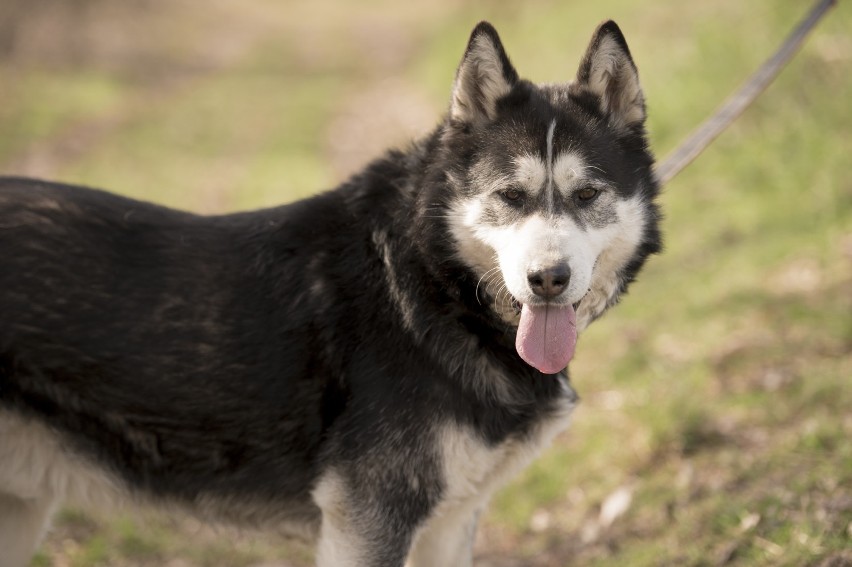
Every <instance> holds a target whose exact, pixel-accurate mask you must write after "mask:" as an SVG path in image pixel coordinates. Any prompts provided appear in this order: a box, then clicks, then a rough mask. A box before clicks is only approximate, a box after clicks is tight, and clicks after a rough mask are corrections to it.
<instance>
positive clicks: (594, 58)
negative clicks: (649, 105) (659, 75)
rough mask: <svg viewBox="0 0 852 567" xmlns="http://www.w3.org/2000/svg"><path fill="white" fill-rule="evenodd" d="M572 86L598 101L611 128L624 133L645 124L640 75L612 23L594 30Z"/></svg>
mask: <svg viewBox="0 0 852 567" xmlns="http://www.w3.org/2000/svg"><path fill="white" fill-rule="evenodd" d="M574 85H575V88H576V87H579V88H582V89H584V90H586V91H588V92H590V93H591V94H592V95H594V96H596V97H597V98H598V100H599V101H600V109H601V111H602V112H603V114H604V115H605V116H606V117H607V118H608V119H609V122H610V124H612V126H613V127H615V128H617V129H619V130H623V129H628V128H631V127H634V126H641V125H642V124H643V123H644V122H645V97H644V95H643V94H642V87H640V86H639V73H638V72H637V71H636V65H634V63H633V58H632V57H630V50H629V49H628V48H627V41H625V39H624V35H623V34H622V33H621V30H620V29H619V28H618V26H617V25H616V23H615V22H613V21H612V20H610V21H607V22H604V23H602V24H601V25H600V26H598V29H597V30H595V33H594V35H593V36H592V41H591V42H590V43H589V47H588V49H587V50H586V55H585V56H584V57H583V60H582V61H581V62H580V69H579V70H578V71H577V82H576V83H575V84H574Z"/></svg>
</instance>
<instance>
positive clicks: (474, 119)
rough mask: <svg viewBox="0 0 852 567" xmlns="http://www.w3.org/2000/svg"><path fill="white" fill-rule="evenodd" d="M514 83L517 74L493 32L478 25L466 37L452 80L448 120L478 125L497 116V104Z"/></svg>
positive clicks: (486, 26) (489, 25)
mask: <svg viewBox="0 0 852 567" xmlns="http://www.w3.org/2000/svg"><path fill="white" fill-rule="evenodd" d="M517 82H518V72H517V71H515V68H514V67H512V63H511V62H509V57H508V56H506V52H505V51H504V50H503V44H502V43H501V42H500V36H498V35H497V30H495V29H494V27H493V26H492V25H491V24H489V23H488V22H480V23H479V25H477V26H476V27H475V28H474V29H473V32H472V33H471V34H470V41H469V42H468V44H467V50H465V52H464V57H462V61H461V64H460V65H459V69H458V71H457V72H456V80H455V83H454V84H453V99H452V103H451V105H450V119H451V120H453V121H458V122H462V123H467V124H472V125H478V124H482V123H485V122H488V121H490V120H493V119H494V118H495V117H496V115H497V101H499V100H500V98H502V97H503V96H505V95H507V94H509V91H510V90H512V86H513V85H514V84H515V83H517Z"/></svg>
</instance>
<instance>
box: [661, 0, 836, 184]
mask: <svg viewBox="0 0 852 567" xmlns="http://www.w3.org/2000/svg"><path fill="white" fill-rule="evenodd" d="M835 4H837V0H816V2H814V5H813V6H812V7H811V10H810V12H808V15H807V16H805V18H804V19H803V20H802V21H801V22H800V23H799V25H798V26H796V27H795V28H794V29H793V31H792V32H791V33H790V35H789V36H788V37H787V39H786V40H785V41H784V43H782V44H781V46H780V47H779V48H778V50H777V51H776V52H775V53H773V54H772V56H771V57H770V58H769V59H767V60H766V61H764V62H763V65H761V66H760V67H758V69H757V71H755V72H754V73H753V74H752V76H751V77H749V79H748V80H747V81H746V82H745V83H744V84H743V86H741V87H740V88H739V89H738V90H737V91H735V92H734V94H732V95H731V96H730V97H728V99H727V100H726V101H725V102H724V103H722V106H720V107H719V109H718V110H716V112H715V113H713V114H712V115H711V116H710V118H708V119H707V120H705V121H704V123H703V124H701V126H699V127H698V128H696V129H695V130H694V131H693V132H692V134H690V136H689V137H688V138H687V139H686V140H684V141H683V142H682V143H681V144H680V145H679V146H678V147H677V148H676V149H675V150H674V151H673V152H672V153H671V154H669V155H668V156H666V159H665V160H664V161H663V162H662V163H661V164H660V165H659V166H658V167H657V168H656V175H657V179H658V180H659V182H660V185H665V184H666V183H668V182H669V181H671V180H672V179H673V178H674V176H675V175H677V174H678V173H680V172H681V170H682V169H683V168H685V167H686V166H687V165H689V164H690V163H692V161H693V160H694V159H695V158H697V157H698V156H699V155H700V154H701V152H703V151H704V150H705V149H706V148H707V146H709V145H710V143H711V142H712V141H713V140H715V139H716V137H717V136H718V135H719V134H721V133H722V132H723V131H724V130H725V129H726V128H727V127H728V126H730V125H731V124H732V123H733V122H734V120H736V119H737V117H738V116H739V115H740V114H742V113H743V111H744V110H745V109H746V108H748V107H749V106H750V105H751V103H753V102H754V101H755V99H756V98H757V97H758V96H760V93H762V92H763V91H764V90H766V87H768V86H769V85H770V84H771V83H772V81H773V80H774V79H775V77H776V76H778V73H779V72H781V69H783V68H784V67H785V66H786V65H787V63H789V62H790V60H791V59H792V58H793V56H794V55H795V54H796V52H797V51H798V50H799V48H800V47H801V46H802V44H803V43H804V42H805V38H806V37H807V36H808V34H809V33H810V32H811V31H812V30H813V29H814V28H815V27H816V25H817V23H819V21H820V20H821V19H822V17H823V16H825V14H826V13H828V10H829V9H830V8H832V7H833V6H834V5H835Z"/></svg>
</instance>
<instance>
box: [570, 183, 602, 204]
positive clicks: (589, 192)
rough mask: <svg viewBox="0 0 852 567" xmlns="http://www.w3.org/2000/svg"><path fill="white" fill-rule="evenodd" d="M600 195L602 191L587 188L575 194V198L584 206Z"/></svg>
mask: <svg viewBox="0 0 852 567" xmlns="http://www.w3.org/2000/svg"><path fill="white" fill-rule="evenodd" d="M598 195H600V191H598V190H597V189H595V188H594V187H586V188H585V189H580V190H579V191H577V192H576V193H574V196H575V197H576V198H577V200H578V201H579V202H580V203H582V204H587V203H591V202H592V201H593V200H594V199H595V197H597V196H598Z"/></svg>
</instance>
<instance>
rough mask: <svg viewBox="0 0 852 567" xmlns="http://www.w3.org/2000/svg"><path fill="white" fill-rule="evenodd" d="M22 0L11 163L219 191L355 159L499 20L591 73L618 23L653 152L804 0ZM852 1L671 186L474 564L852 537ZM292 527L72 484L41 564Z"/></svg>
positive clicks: (536, 74) (715, 551) (817, 559)
mask: <svg viewBox="0 0 852 567" xmlns="http://www.w3.org/2000/svg"><path fill="white" fill-rule="evenodd" d="M577 4H579V3H574V2H552V1H546V0H541V1H532V2H524V3H511V2H465V3H455V2H451V1H450V0H432V1H431V2H428V3H422V4H421V3H403V2H390V1H387V0H368V1H366V2H358V3H354V2H345V1H344V0H321V1H316V0H312V1H310V2H308V1H307V0H293V1H289V2H287V3H282V2H275V1H273V0H244V1H242V2H228V1H226V0H210V1H208V2H206V3H204V8H203V10H202V9H200V4H199V3H197V2H192V1H190V0H172V1H170V2H168V3H166V2H155V1H153V0H137V1H134V2H123V3H118V2H108V1H107V0H68V1H65V2H59V1H53V0H3V2H0V84H2V85H3V88H2V90H0V132H3V135H2V137H0V172H2V173H4V174H27V175H34V176H39V177H45V178H52V179H57V180H64V181H70V182H78V183H83V184H87V185H91V186H98V187H106V188H109V189H112V190H115V191H118V192H121V193H124V194H127V195H131V196H134V197H137V198H143V199H147V200H152V201H156V202H159V203H163V204H167V205H171V206H175V207H181V208H186V209H190V210H194V211H199V212H222V211H232V210H239V209H247V208H254V207H259V206H265V205H272V204H277V203H281V202H286V201H290V200H293V199H296V198H299V197H302V196H306V195H309V194H312V193H315V192H317V191H319V190H322V189H324V188H329V187H332V186H334V185H335V184H337V183H339V182H340V181H341V180H343V179H344V178H345V177H346V176H347V175H349V174H351V173H352V172H354V171H356V170H357V169H358V167H359V166H361V165H363V164H364V163H365V162H366V161H367V160H368V159H369V158H370V157H372V156H373V155H375V154H377V153H378V152H380V151H381V150H382V149H383V148H385V147H387V146H390V145H404V144H405V143H406V140H408V139H410V138H411V137H413V136H415V135H416V134H417V133H420V132H424V131H426V130H427V129H429V128H430V127H431V126H432V125H433V124H434V123H435V122H436V121H437V119H438V116H439V115H440V114H441V113H442V112H444V110H445V107H446V105H447V102H448V100H449V87H450V83H451V81H452V78H453V73H454V70H455V65H456V64H457V62H458V59H459V58H460V56H461V53H462V50H463V48H464V45H465V42H466V40H467V35H468V33H469V31H470V29H471V28H472V27H473V25H474V24H475V23H476V22H477V21H478V20H480V19H488V20H490V21H492V23H494V24H495V25H496V27H497V28H498V30H499V31H500V32H501V34H502V36H503V39H504V42H505V44H506V47H507V49H508V51H509V54H510V56H511V57H512V58H513V61H514V62H515V64H516V65H517V67H518V68H519V70H520V71H521V73H522V75H524V76H526V77H529V78H531V79H533V80H536V81H542V82H554V81H567V80H570V79H571V78H572V75H573V73H574V70H575V69H576V65H577V63H578V58H579V56H580V54H581V53H582V50H583V48H584V47H585V43H586V41H588V38H589V36H590V34H591V32H592V30H593V29H594V26H595V25H596V24H597V23H598V22H599V21H600V20H603V19H605V18H614V19H616V20H617V21H618V22H619V24H620V25H621V27H622V29H623V31H624V33H625V35H626V37H627V39H628V42H629V44H630V46H631V50H632V52H633V55H634V58H635V59H636V61H637V64H638V66H639V70H640V75H641V79H642V83H643V85H644V87H645V90H646V95H647V100H648V106H649V113H650V122H649V129H650V132H651V137H652V141H653V146H654V149H655V151H656V153H657V154H658V155H660V156H664V155H665V154H666V153H668V152H669V151H670V150H672V149H673V148H674V147H675V145H676V144H677V142H678V141H679V140H681V139H682V138H683V137H684V136H685V135H686V134H687V133H688V132H689V131H690V130H691V129H692V128H693V127H694V126H695V125H696V124H697V123H698V122H699V121H700V120H701V119H703V118H704V117H705V116H707V115H708V114H709V113H710V112H711V111H712V110H713V108H714V107H716V106H717V105H718V104H719V103H720V102H721V100H722V99H723V98H724V97H725V96H727V95H728V94H729V93H730V92H731V91H732V90H733V89H734V88H735V87H736V86H737V85H739V84H740V83H741V82H742V81H743V80H744V79H745V77H746V76H747V75H748V74H749V73H750V72H751V70H753V69H754V68H755V67H756V66H757V65H758V64H759V63H760V61H762V60H763V58H765V57H766V56H767V55H768V54H769V53H770V52H771V51H772V49H774V48H775V46H776V44H777V42H779V41H780V40H781V39H782V37H783V36H784V35H785V34H786V33H787V31H788V29H789V28H790V27H791V26H792V25H793V24H794V23H795V22H796V21H797V20H798V19H799V18H800V17H801V15H802V12H803V11H804V9H805V6H804V5H803V3H801V2H796V1H794V0H754V1H751V2H739V1H737V0H718V1H716V2H712V3H706V2H705V3H698V2H691V3H689V2H677V1H675V0H651V1H649V2H641V3H639V2H628V1H627V0H599V1H598V2H594V3H582V6H578V5H577ZM850 29H852V5H850V4H849V3H848V2H847V3H841V5H840V6H838V7H837V8H835V10H834V11H833V13H831V14H830V15H829V16H828V18H827V20H826V21H825V22H824V23H823V24H822V25H821V26H820V28H819V29H818V31H817V32H816V33H815V34H814V36H813V37H812V38H811V39H810V41H809V42H808V44H807V46H806V47H805V48H804V50H803V51H802V52H801V53H800V54H799V55H798V57H797V58H796V60H795V61H794V62H793V63H792V64H791V65H790V66H789V67H788V68H787V69H786V70H785V71H784V73H783V74H782V75H781V77H780V78H779V80H778V81H777V82H776V83H775V84H774V85H773V86H772V87H771V88H770V89H769V90H768V91H767V92H766V93H765V94H764V95H763V96H762V98H761V99H760V100H759V101H758V102H757V104H756V105H755V106H753V107H752V108H751V109H749V110H748V112H746V113H745V115H743V116H742V118H741V119H740V120H739V121H738V122H737V123H736V124H735V125H734V126H733V127H732V128H731V129H730V130H729V131H728V132H727V133H725V134H724V135H723V136H722V137H721V138H719V140H718V141H717V142H716V143H715V144H714V146H712V147H711V148H710V149H709V150H708V151H707V152H706V153H705V154H704V155H703V156H702V157H701V158H699V160H698V161H697V162H696V163H694V164H693V165H691V166H690V167H689V168H688V169H687V170H686V171H685V172H684V173H683V174H682V175H681V176H680V177H678V178H676V179H675V180H674V181H673V182H672V183H671V184H670V185H669V186H667V187H666V188H665V194H664V196H663V198H662V204H663V208H664V210H665V213H666V220H665V223H664V229H665V234H666V237H667V246H666V250H665V252H664V253H663V254H662V255H661V256H659V257H656V258H654V259H652V260H651V262H650V263H649V265H648V267H647V269H646V270H645V271H644V272H643V274H642V275H641V277H640V279H639V281H638V282H637V284H635V285H634V286H633V287H632V289H631V291H630V293H629V295H628V296H627V297H625V298H624V300H623V302H622V304H621V305H620V306H618V307H617V308H615V309H614V310H612V311H611V312H610V313H609V314H608V315H607V316H606V317H605V318H604V319H602V320H601V321H599V322H597V323H595V324H594V325H592V327H591V328H590V329H589V330H588V331H587V332H586V333H585V334H584V335H583V336H582V337H581V340H580V343H579V346H578V349H577V357H576V360H575V361H574V362H573V363H572V367H571V373H572V377H573V381H574V385H575V388H576V389H577V390H578V391H579V393H580V395H581V397H582V399H583V401H582V403H581V405H580V407H579V409H578V410H577V412H576V413H575V416H574V422H573V426H572V428H571V429H570V430H569V431H567V432H566V433H565V434H563V435H562V436H560V437H559V438H558V439H557V440H556V442H555V444H554V446H553V447H552V448H551V449H550V450H549V451H548V452H547V453H545V454H544V455H543V457H542V458H541V459H540V460H538V461H537V462H536V463H535V464H534V465H533V466H532V467H530V469H528V470H527V471H526V472H525V473H524V474H523V475H522V476H521V477H519V478H518V480H517V481H516V482H514V483H513V484H512V485H511V486H509V487H508V488H507V489H506V490H504V491H502V492H501V493H500V494H499V495H498V496H497V497H496V498H495V500H494V502H493V504H492V506H491V509H490V512H489V513H488V515H487V516H486V517H485V518H484V521H483V524H482V526H481V529H480V534H479V537H478V541H477V545H476V557H477V561H476V565H478V566H480V567H515V566H535V567H545V566H554V567H556V566H559V567H562V566H569V565H597V566H603V565H640V566H641V565H648V566H650V565H695V566H699V565H700V566H704V565H728V564H730V565H791V566H793V565H795V566H798V565H815V566H823V567H837V566H842V565H852V443H850V441H849V439H850V437H852V388H850V385H849V382H850V378H852V165H851V164H850V156H852V105H850V101H852V35H850V33H849V30H850ZM311 557H312V556H311V551H310V550H309V549H306V548H304V547H301V546H299V545H297V544H293V543H291V542H287V541H282V540H281V539H278V538H275V537H274V536H270V535H268V534H258V533H254V532H238V531H234V530H233V529H232V528H227V527H218V526H212V527H211V526H205V525H201V524H199V523H197V522H196V521H194V520H191V519H188V518H183V517H170V516H162V515H152V514H150V513H149V512H145V513H142V514H141V515H140V514H139V513H137V512H136V511H132V510H122V511H119V512H98V513H91V512H89V511H86V512H83V511H81V510H77V509H68V510H65V511H63V512H62V513H61V514H60V516H59V517H58V518H57V520H56V522H55V526H54V528H53V530H52V531H51V533H50V535H49V537H48V538H47V540H46V542H45V543H44V545H43V546H42V548H41V550H40V551H39V553H38V555H37V557H36V558H35V560H34V563H33V565H36V566H48V565H54V566H56V567H65V566H69V567H89V566H97V565H116V566H148V565H150V566H154V565H168V566H171V567H196V566H199V567H200V566H204V567H213V566H229V567H231V566H253V567H285V566H290V567H302V566H306V565H310V564H311Z"/></svg>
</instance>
